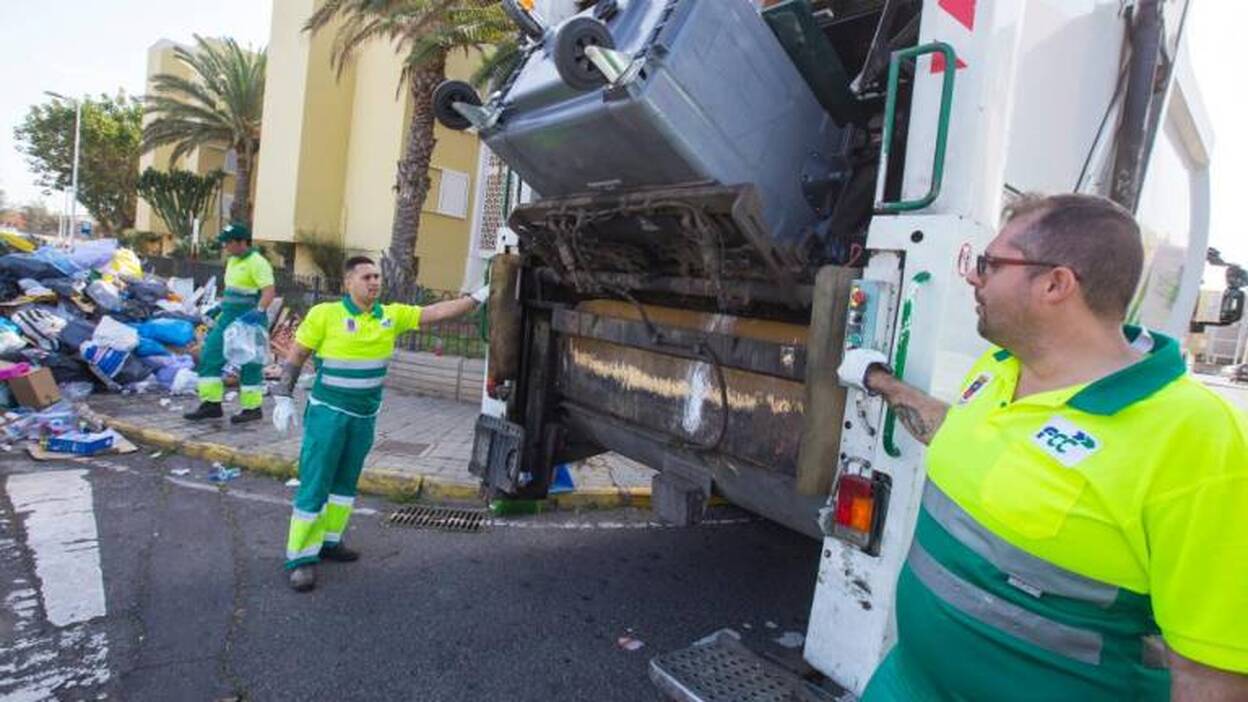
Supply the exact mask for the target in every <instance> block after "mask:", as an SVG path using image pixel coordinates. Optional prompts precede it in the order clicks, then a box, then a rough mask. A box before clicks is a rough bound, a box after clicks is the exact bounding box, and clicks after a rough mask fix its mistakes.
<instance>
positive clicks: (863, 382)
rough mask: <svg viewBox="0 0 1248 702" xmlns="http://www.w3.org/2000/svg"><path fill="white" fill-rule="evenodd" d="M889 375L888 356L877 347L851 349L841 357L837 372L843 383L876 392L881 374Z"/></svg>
mask: <svg viewBox="0 0 1248 702" xmlns="http://www.w3.org/2000/svg"><path fill="white" fill-rule="evenodd" d="M881 373H883V374H885V375H887V374H888V373H889V369H888V357H887V356H885V355H884V354H882V353H880V352H879V351H876V350H875V349H850V350H849V351H846V352H845V356H844V357H842V358H841V365H840V367H839V368H837V369H836V374H837V376H838V377H840V379H841V384H842V385H845V386H847V387H851V388H855V389H857V390H862V391H863V392H867V393H871V394H875V392H876V389H875V388H876V384H877V382H878V375H879V374H881Z"/></svg>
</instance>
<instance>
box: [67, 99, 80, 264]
mask: <svg viewBox="0 0 1248 702" xmlns="http://www.w3.org/2000/svg"><path fill="white" fill-rule="evenodd" d="M74 103H75V104H76V105H77V107H78V109H77V110H76V111H75V113H74V175H73V185H71V186H70V187H72V188H73V191H74V199H73V200H70V201H69V236H67V237H66V241H67V242H71V241H73V240H74V233H75V232H77V231H78V149H79V147H80V146H81V145H82V100H75V101H74Z"/></svg>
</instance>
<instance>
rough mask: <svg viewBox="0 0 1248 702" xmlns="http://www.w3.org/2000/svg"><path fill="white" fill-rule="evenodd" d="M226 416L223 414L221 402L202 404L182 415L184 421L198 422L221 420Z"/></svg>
mask: <svg viewBox="0 0 1248 702" xmlns="http://www.w3.org/2000/svg"><path fill="white" fill-rule="evenodd" d="M224 416H225V414H224V413H222V412H221V403H220V402H201V403H199V407H196V408H195V409H194V410H192V411H190V412H187V413H186V414H184V415H182V418H183V419H189V420H191V421H198V420H200V419H220V418H221V417H224Z"/></svg>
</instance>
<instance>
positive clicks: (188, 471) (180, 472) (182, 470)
mask: <svg viewBox="0 0 1248 702" xmlns="http://www.w3.org/2000/svg"><path fill="white" fill-rule="evenodd" d="M169 472H170V473H172V474H174V475H190V474H191V469H190V468H174V469H173V470H171V471H169Z"/></svg>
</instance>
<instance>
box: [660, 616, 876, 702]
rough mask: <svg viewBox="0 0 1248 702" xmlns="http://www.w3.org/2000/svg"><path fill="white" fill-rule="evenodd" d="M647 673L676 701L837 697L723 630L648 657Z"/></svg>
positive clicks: (817, 701) (814, 701)
mask: <svg viewBox="0 0 1248 702" xmlns="http://www.w3.org/2000/svg"><path fill="white" fill-rule="evenodd" d="M650 679H651V680H653V681H654V683H655V684H656V685H657V686H658V687H659V689H660V690H662V691H663V692H664V693H666V695H667V697H668V698H669V699H672V700H678V701H679V702H833V701H834V700H838V696H837V695H834V694H832V693H830V692H829V691H827V690H822V689H819V688H817V687H814V686H813V685H809V684H807V683H806V682H805V681H804V680H802V679H801V678H799V677H798V676H797V675H795V674H793V673H792V672H790V671H788V670H786V669H784V668H781V667H780V666H778V665H776V664H775V663H772V662H771V661H768V660H764V659H763V658H762V657H760V656H759V655H757V654H755V653H754V652H753V651H750V650H749V649H748V648H746V647H745V646H744V645H742V643H741V642H740V641H739V640H737V638H736V637H735V636H733V635H731V634H729V633H728V632H723V631H721V632H719V633H717V634H715V635H712V636H710V637H707V639H706V640H703V641H701V642H699V643H696V644H694V645H693V646H690V647H689V648H686V649H683V650H680V651H674V652H672V653H665V654H662V655H659V656H656V657H655V658H654V659H653V660H651V661H650ZM842 699H843V698H842ZM851 699H852V698H851Z"/></svg>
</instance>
